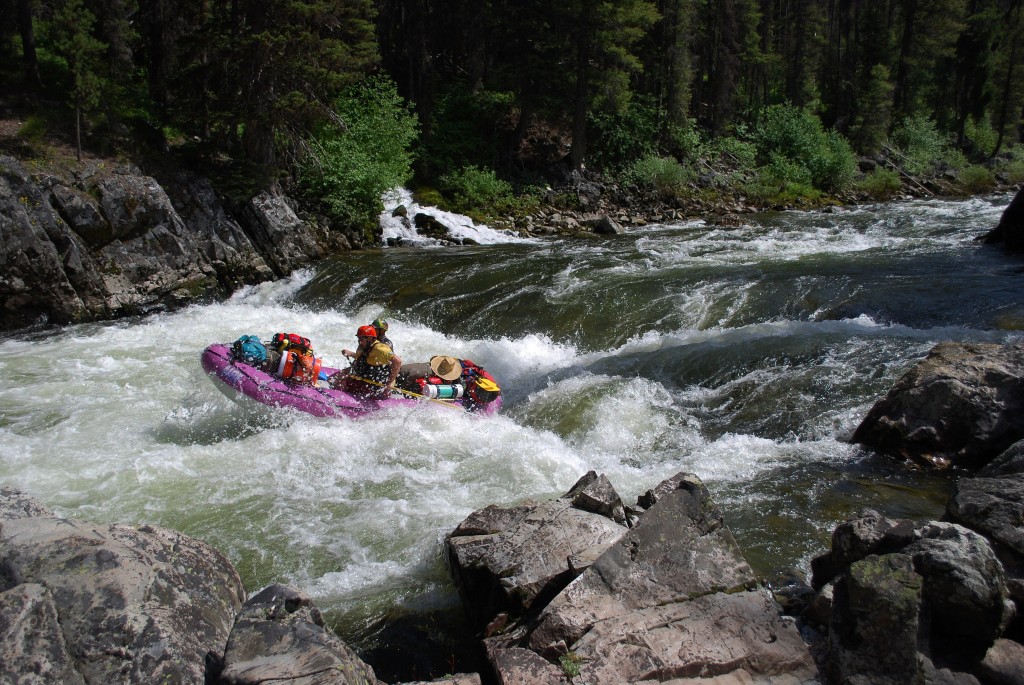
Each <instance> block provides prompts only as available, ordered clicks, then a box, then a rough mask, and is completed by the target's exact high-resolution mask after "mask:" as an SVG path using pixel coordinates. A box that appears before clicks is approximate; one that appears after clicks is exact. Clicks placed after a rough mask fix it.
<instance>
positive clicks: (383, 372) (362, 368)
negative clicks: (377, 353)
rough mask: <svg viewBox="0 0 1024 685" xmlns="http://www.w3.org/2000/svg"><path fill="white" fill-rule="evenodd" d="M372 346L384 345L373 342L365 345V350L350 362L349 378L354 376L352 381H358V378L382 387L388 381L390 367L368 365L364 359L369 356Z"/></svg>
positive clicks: (387, 365) (386, 365) (376, 341)
mask: <svg viewBox="0 0 1024 685" xmlns="http://www.w3.org/2000/svg"><path fill="white" fill-rule="evenodd" d="M374 345H383V346H384V347H387V346H386V345H384V343H382V342H380V341H378V340H374V341H373V342H372V343H371V344H369V345H367V346H366V347H365V349H363V351H362V352H361V353H360V354H359V356H357V357H356V358H355V359H353V360H352V367H351V370H350V371H349V375H350V376H356V378H353V379H352V380H358V379H359V378H365V379H366V380H370V381H374V382H376V383H380V384H381V385H384V384H385V383H387V381H388V377H389V376H390V375H391V366H390V365H389V364H379V365H376V366H374V365H371V364H368V363H367V361H366V358H367V357H368V356H369V354H370V352H371V350H373V346H374Z"/></svg>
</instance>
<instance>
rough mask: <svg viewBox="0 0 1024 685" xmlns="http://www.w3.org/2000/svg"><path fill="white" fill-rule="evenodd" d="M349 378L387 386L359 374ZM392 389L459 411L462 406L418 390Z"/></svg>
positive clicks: (381, 386)
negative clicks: (420, 392) (422, 393)
mask: <svg viewBox="0 0 1024 685" xmlns="http://www.w3.org/2000/svg"><path fill="white" fill-rule="evenodd" d="M349 378H351V379H352V380H354V381H362V382H363V383H369V384H370V385H376V386H377V387H379V388H384V387H387V384H386V383H378V382H377V381H371V380H370V379H369V378H362V377H361V376H349ZM394 390H397V391H398V392H400V393H402V394H403V395H409V396H410V397H418V398H419V399H421V400H427V401H428V402H437V403H438V404H440V405H442V406H444V407H451V408H452V409H458V410H459V411H462V407H460V406H458V405H455V404H453V403H451V402H445V401H444V400H438V399H434V398H433V397H427V396H426V395H421V394H419V393H418V392H413V391H411V390H403V389H402V388H394Z"/></svg>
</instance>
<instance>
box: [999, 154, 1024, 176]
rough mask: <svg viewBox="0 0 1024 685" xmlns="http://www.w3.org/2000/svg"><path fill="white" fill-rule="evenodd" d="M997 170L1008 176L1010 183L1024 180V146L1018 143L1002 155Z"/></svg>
mask: <svg viewBox="0 0 1024 685" xmlns="http://www.w3.org/2000/svg"><path fill="white" fill-rule="evenodd" d="M996 171H997V172H998V173H1000V174H1003V175H1004V176H1006V180H1007V181H1008V182H1009V183H1021V182H1024V146H1021V145H1016V146H1014V147H1012V148H1010V149H1009V150H1007V153H1006V155H1005V156H1004V155H1000V156H999V161H998V163H997V164H996Z"/></svg>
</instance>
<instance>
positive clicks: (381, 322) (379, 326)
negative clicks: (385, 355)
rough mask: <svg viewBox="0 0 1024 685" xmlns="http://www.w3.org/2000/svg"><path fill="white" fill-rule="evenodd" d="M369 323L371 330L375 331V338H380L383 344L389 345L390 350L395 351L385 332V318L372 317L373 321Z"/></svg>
mask: <svg viewBox="0 0 1024 685" xmlns="http://www.w3.org/2000/svg"><path fill="white" fill-rule="evenodd" d="M370 325H371V326H373V330H375V331H377V340H380V341H381V342H382V343H384V344H385V345H387V346H388V347H390V348H391V351H392V352H394V351H395V343H393V342H391V340H390V339H389V338H388V335H387V333H388V322H387V320H386V319H384V318H383V317H380V318H377V319H374V320H373V323H371V324H370Z"/></svg>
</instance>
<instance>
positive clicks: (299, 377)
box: [277, 350, 323, 385]
mask: <svg viewBox="0 0 1024 685" xmlns="http://www.w3.org/2000/svg"><path fill="white" fill-rule="evenodd" d="M322 361H323V360H321V359H320V358H319V357H314V356H313V355H312V354H300V353H299V352H298V351H295V350H286V351H284V352H282V353H281V361H280V362H279V363H278V365H277V375H278V376H280V377H281V378H284V379H286V380H291V381H293V382H295V383H299V384H302V385H312V384H313V383H315V382H316V379H317V378H318V377H319V375H320V366H321V363H322Z"/></svg>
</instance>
